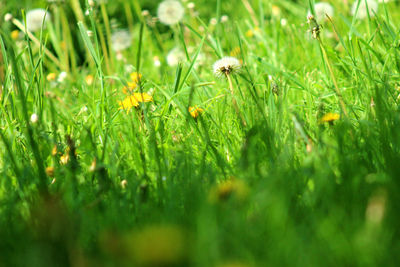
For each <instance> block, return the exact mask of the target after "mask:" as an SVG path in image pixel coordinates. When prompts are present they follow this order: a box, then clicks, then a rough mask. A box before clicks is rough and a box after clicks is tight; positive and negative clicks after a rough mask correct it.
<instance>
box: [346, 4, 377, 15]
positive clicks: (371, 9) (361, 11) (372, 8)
mask: <svg viewBox="0 0 400 267" xmlns="http://www.w3.org/2000/svg"><path fill="white" fill-rule="evenodd" d="M357 5H358V0H357V1H355V2H354V4H353V6H352V8H351V15H353V16H355V15H356V10H357ZM367 6H368V9H367ZM376 12H378V3H377V2H376V1H375V0H367V4H365V0H360V6H359V8H358V11H357V18H358V19H365V18H368V13H369V16H370V17H371V18H372V17H374V16H375V13H376Z"/></svg>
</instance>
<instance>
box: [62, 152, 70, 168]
mask: <svg viewBox="0 0 400 267" xmlns="http://www.w3.org/2000/svg"><path fill="white" fill-rule="evenodd" d="M68 161H69V153H68V152H67V153H65V154H64V155H62V156H61V157H60V164H61V165H66V164H67V163H68Z"/></svg>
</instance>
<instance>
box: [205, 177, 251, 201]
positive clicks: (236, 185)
mask: <svg viewBox="0 0 400 267" xmlns="http://www.w3.org/2000/svg"><path fill="white" fill-rule="evenodd" d="M248 193H249V188H248V186H247V184H246V183H245V182H244V181H242V180H239V179H236V178H231V179H229V180H226V181H223V182H221V183H220V184H218V185H217V186H215V187H214V188H213V189H212V190H211V191H210V195H209V200H210V201H211V202H223V201H225V200H227V199H229V198H231V197H233V198H236V199H237V200H244V199H245V198H246V197H247V195H248Z"/></svg>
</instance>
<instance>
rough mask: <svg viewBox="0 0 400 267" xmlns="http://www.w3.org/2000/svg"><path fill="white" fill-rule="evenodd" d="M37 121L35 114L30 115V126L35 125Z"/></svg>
mask: <svg viewBox="0 0 400 267" xmlns="http://www.w3.org/2000/svg"><path fill="white" fill-rule="evenodd" d="M38 120H39V117H38V115H37V114H36V113H33V114H32V115H31V123H32V124H35V123H37V122H38Z"/></svg>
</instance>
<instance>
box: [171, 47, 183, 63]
mask: <svg viewBox="0 0 400 267" xmlns="http://www.w3.org/2000/svg"><path fill="white" fill-rule="evenodd" d="M185 59H186V56H185V53H183V51H182V50H181V49H179V47H175V48H173V49H172V50H171V51H169V53H168V55H167V64H168V66H170V67H175V66H177V65H178V63H179V62H182V61H185Z"/></svg>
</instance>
